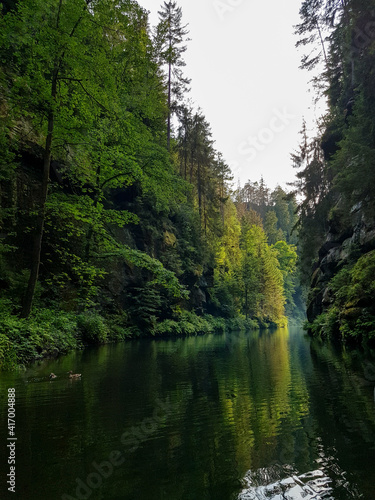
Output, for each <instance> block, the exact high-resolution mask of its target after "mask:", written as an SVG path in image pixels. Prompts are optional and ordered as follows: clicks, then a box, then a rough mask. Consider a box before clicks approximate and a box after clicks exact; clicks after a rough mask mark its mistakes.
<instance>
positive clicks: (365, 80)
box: [293, 0, 375, 347]
mask: <svg viewBox="0 0 375 500" xmlns="http://www.w3.org/2000/svg"><path fill="white" fill-rule="evenodd" d="M300 15H301V23H300V24H299V25H298V26H297V27H296V33H297V35H298V37H299V40H298V42H297V45H298V46H300V47H302V48H303V50H304V56H303V58H302V64H301V67H302V68H303V69H307V70H310V71H311V72H312V75H313V76H312V86H313V88H314V91H315V93H316V96H317V98H320V97H323V98H325V99H326V101H327V112H326V113H325V114H324V115H323V116H322V118H321V120H320V122H319V123H318V126H319V128H318V132H317V133H316V134H315V135H314V137H312V138H311V137H309V134H308V133H307V130H306V127H305V126H304V127H303V128H302V131H301V135H302V140H301V146H300V149H299V151H297V152H295V153H294V154H293V161H294V164H295V166H296V168H297V169H298V171H297V180H296V182H295V190H296V191H295V192H299V193H300V194H301V195H302V200H303V201H302V202H301V203H300V204H299V209H298V212H299V249H300V264H299V265H300V269H301V272H300V276H301V279H302V280H303V282H304V285H305V288H306V290H308V296H307V317H308V320H309V325H308V327H309V329H310V331H311V332H312V333H313V335H316V336H319V337H321V338H337V339H340V340H344V341H345V342H348V343H349V344H354V345H358V344H364V345H368V346H371V347H374V345H375V307H374V304H375V301H374V298H375V295H374V294H375V219H374V216H375V197H374V194H375V191H374V189H375V168H374V160H375V156H374V154H375V127H374V125H375V72H374V67H375V50H374V49H375V2H374V1H373V0H370V1H368V0H366V1H363V0H353V1H345V2H341V1H331V0H319V1H311V0H305V1H304V2H303V3H302V7H301V10H300Z"/></svg>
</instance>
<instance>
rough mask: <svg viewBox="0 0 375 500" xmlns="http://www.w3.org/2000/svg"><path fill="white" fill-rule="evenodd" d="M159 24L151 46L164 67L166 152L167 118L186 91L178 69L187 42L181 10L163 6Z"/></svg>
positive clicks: (180, 66)
mask: <svg viewBox="0 0 375 500" xmlns="http://www.w3.org/2000/svg"><path fill="white" fill-rule="evenodd" d="M158 14H159V24H158V26H157V28H156V34H155V45H156V50H157V54H158V57H159V60H160V62H161V63H164V64H166V65H167V83H166V85H167V94H168V100H167V102H168V118H167V147H168V149H169V148H170V139H171V117H172V114H173V113H176V111H177V107H178V104H179V102H180V101H181V100H182V98H183V96H184V95H185V94H186V92H187V91H188V85H189V83H190V80H189V79H188V78H186V77H185V76H184V75H183V72H182V68H183V67H184V66H185V65H186V64H185V61H184V60H183V57H182V55H183V53H184V52H185V51H186V45H184V43H185V42H186V41H187V40H188V39H186V35H187V34H188V33H189V32H188V31H187V30H186V27H187V25H185V26H183V25H182V9H181V7H177V3H176V2H172V1H169V2H164V5H163V6H162V10H161V11H159V12H158Z"/></svg>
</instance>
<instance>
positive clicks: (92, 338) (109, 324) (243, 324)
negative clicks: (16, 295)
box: [0, 309, 286, 370]
mask: <svg viewBox="0 0 375 500" xmlns="http://www.w3.org/2000/svg"><path fill="white" fill-rule="evenodd" d="M124 324H125V318H124V317H121V316H110V317H107V318H106V317H104V316H102V315H100V314H99V313H97V312H84V313H81V314H76V313H70V312H64V311H55V310H51V309H43V310H39V311H36V312H35V313H34V314H33V315H32V316H30V317H29V318H28V319H22V318H19V317H18V316H15V315H12V314H9V313H6V312H5V313H4V311H2V315H1V318H0V370H15V369H17V368H19V367H21V368H22V367H24V366H26V365H28V364H30V363H32V362H35V361H38V360H41V359H43V358H49V357H52V358H53V357H57V356H59V355H62V354H66V353H68V352H69V351H72V350H74V349H83V348H84V347H85V346H88V345H100V344H107V343H112V342H122V341H124V340H130V339H134V338H140V337H150V338H155V337H175V336H195V335H202V334H207V333H219V332H223V331H228V330H229V331H230V330H252V329H258V328H270V327H275V326H282V325H275V324H274V323H266V322H260V321H258V320H256V319H246V318H243V317H236V318H230V319H226V318H219V317H214V316H211V315H204V316H198V315H196V314H195V313H192V312H186V311H185V312H183V313H182V314H181V315H180V317H179V319H178V321H174V320H164V321H162V322H159V323H156V324H155V325H154V327H153V328H152V329H151V330H149V331H147V332H141V331H140V330H139V329H137V328H136V327H131V326H124ZM285 324H286V321H285Z"/></svg>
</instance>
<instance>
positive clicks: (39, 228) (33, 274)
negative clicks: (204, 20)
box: [21, 62, 59, 318]
mask: <svg viewBox="0 0 375 500" xmlns="http://www.w3.org/2000/svg"><path fill="white" fill-rule="evenodd" d="M58 72H59V64H58V63H57V62H56V64H55V68H54V72H53V76H52V89H51V97H52V102H54V101H55V98H56V93H57V75H58ZM54 118H55V116H54V110H53V108H52V107H51V109H50V111H49V113H48V131H47V137H46V145H45V149H44V155H43V178H42V189H41V196H40V203H39V208H38V215H37V221H36V230H35V237H34V245H33V251H32V257H31V268H30V277H29V281H28V284H27V288H26V292H25V296H24V300H23V304H22V311H21V317H22V318H27V317H28V316H29V315H30V312H31V308H32V305H33V300H34V295H35V288H36V284H37V282H38V277H39V268H40V255H41V252H42V241H43V233H44V222H45V216H46V203H47V197H48V183H49V172H50V167H51V156H52V138H53V128H54Z"/></svg>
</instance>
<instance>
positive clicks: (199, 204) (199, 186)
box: [197, 160, 202, 223]
mask: <svg viewBox="0 0 375 500" xmlns="http://www.w3.org/2000/svg"><path fill="white" fill-rule="evenodd" d="M197 168H198V172H197V174H198V175H197V177H198V179H197V181H198V186H197V187H198V206H199V218H200V221H201V223H202V185H201V164H200V161H199V160H198V164H197Z"/></svg>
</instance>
